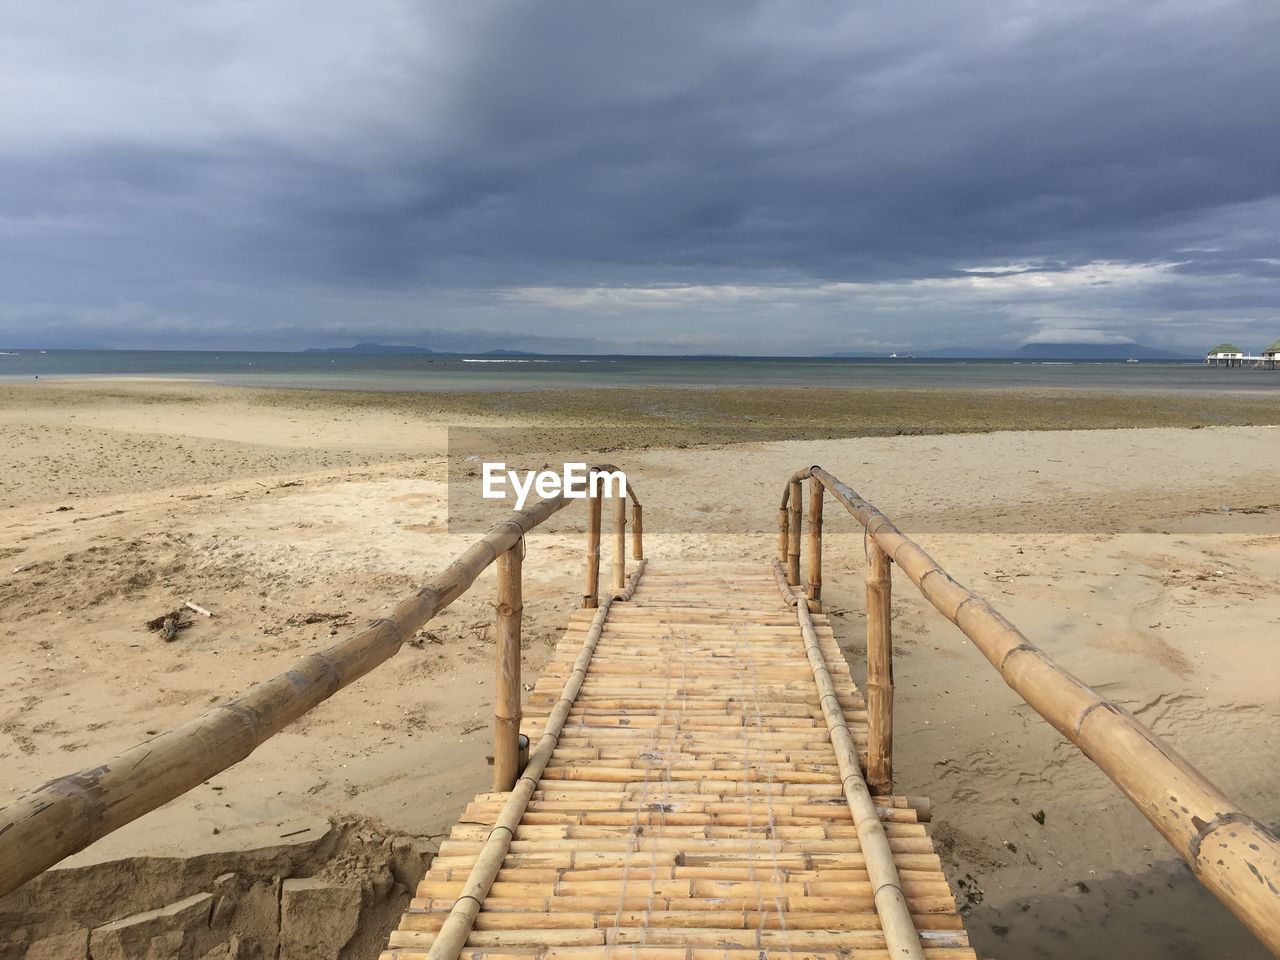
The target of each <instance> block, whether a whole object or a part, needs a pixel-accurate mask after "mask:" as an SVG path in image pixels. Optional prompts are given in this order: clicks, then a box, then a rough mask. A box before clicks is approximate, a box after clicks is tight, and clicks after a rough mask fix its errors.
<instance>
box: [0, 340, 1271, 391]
mask: <svg viewBox="0 0 1280 960" xmlns="http://www.w3.org/2000/svg"><path fill="white" fill-rule="evenodd" d="M95 376H99V377H100V376H109V377H123V376H139V377H183V378H190V379H196V380H205V381H211V382H215V383H223V384H229V385H236V386H270V387H299V388H309V389H330V390H418V391H430V390H545V389H570V388H575V387H623V386H665V387H672V388H681V387H734V386H758V387H907V388H925V387H939V388H947V389H956V388H964V387H972V388H982V389H999V388H1016V389H1100V390H1107V391H1138V392H1145V391H1174V392H1181V391H1186V390H1191V391H1209V392H1215V393H1216V392H1230V393H1236V392H1266V393H1271V392H1277V391H1280V371H1270V370H1253V369H1226V368H1214V367H1206V366H1204V365H1203V364H1200V363H1194V362H1192V363H1166V362H1154V361H1153V362H1146V361H1144V362H1142V363H1125V362H1123V361H1120V362H1116V361H1097V362H1085V361H1081V362H1032V361H1025V360H1024V361H1013V360H845V359H831V358H822V357H815V358H797V357H759V358H756V357H751V358H741V357H732V358H729V357H726V358H719V357H625V356H619V357H600V356H545V357H485V356H464V355H452V354H435V355H429V354H403V355H401V354H361V353H338V354H328V353H275V352H273V353H267V352H247V351H224V352H213V351H181V350H49V351H47V352H44V351H38V350H23V351H17V352H16V353H12V354H0V381H14V380H31V379H33V378H35V377H48V378H54V377H95Z"/></svg>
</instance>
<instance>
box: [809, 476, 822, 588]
mask: <svg viewBox="0 0 1280 960" xmlns="http://www.w3.org/2000/svg"><path fill="white" fill-rule="evenodd" d="M825 494H826V490H825V489H824V488H823V486H822V484H821V483H820V482H819V481H817V480H810V481H809V516H808V518H807V519H808V521H809V590H808V596H809V599H810V600H812V601H814V602H815V603H816V602H818V601H820V600H821V599H822V499H823V496H824V495H825Z"/></svg>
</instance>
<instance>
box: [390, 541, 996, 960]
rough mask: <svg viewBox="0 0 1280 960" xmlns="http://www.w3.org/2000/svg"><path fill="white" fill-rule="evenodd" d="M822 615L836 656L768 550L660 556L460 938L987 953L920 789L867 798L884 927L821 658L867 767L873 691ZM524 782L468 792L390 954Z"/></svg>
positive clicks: (490, 946)
mask: <svg viewBox="0 0 1280 960" xmlns="http://www.w3.org/2000/svg"><path fill="white" fill-rule="evenodd" d="M602 612H604V611H597V610H594V609H584V610H581V611H578V612H576V613H574V614H573V615H572V616H571V618H570V623H569V629H568V630H567V631H566V633H565V636H564V638H563V639H562V640H561V642H560V644H559V645H558V647H557V650H556V654H555V656H554V658H553V659H552V661H551V663H549V664H548V666H547V668H546V669H545V670H544V672H543V674H542V676H541V678H540V679H539V681H538V683H537V685H536V686H535V688H534V689H533V691H532V692H531V694H530V695H529V698H528V702H527V704H526V705H525V707H524V717H523V721H522V727H521V729H522V732H524V733H526V734H528V735H529V736H530V738H531V739H536V738H537V737H538V735H539V734H540V733H541V731H542V729H543V726H544V724H545V722H546V720H547V717H548V715H549V714H550V713H551V711H552V710H553V709H554V708H555V707H556V704H557V703H558V702H560V700H561V692H562V690H563V689H564V687H565V683H566V680H568V679H569V678H570V675H571V673H572V671H573V669H574V662H575V659H576V658H578V657H579V655H580V652H581V651H582V649H583V640H584V637H586V636H587V634H588V631H589V629H590V628H591V626H592V623H593V621H595V620H596V615H597V614H598V613H602ZM809 618H810V622H811V624H812V628H813V629H812V633H811V635H810V643H812V637H816V639H817V647H818V650H819V651H820V654H821V657H822V659H823V660H824V661H825V666H826V667H827V668H828V669H827V670H825V671H823V670H822V668H821V666H820V665H815V663H813V662H811V660H810V656H809V653H808V652H807V650H806V641H805V638H804V635H803V634H802V629H801V624H800V623H798V622H797V615H796V611H795V609H794V608H793V607H790V606H788V604H787V603H786V601H785V600H784V599H783V597H782V595H781V594H780V593H779V590H778V586H777V584H776V583H775V579H774V575H773V573H772V572H771V571H770V569H769V568H768V567H767V566H765V565H763V564H761V565H759V566H745V565H730V564H724V565H699V566H698V567H697V568H690V569H687V570H679V569H672V568H667V567H664V566H657V567H655V566H652V565H651V566H650V567H649V568H648V569H647V570H646V571H645V573H644V575H643V577H641V579H640V582H639V585H638V587H637V589H636V591H635V594H634V596H633V597H632V599H631V600H630V601H625V602H624V601H619V602H616V603H613V604H612V605H611V606H610V607H609V608H608V610H607V614H606V616H605V619H604V625H603V629H602V630H601V632H600V636H599V639H598V641H597V642H596V644H595V648H594V652H593V653H592V655H591V659H590V662H589V665H588V667H587V671H586V676H585V679H584V680H583V682H582V685H581V688H580V690H579V691H578V695H577V697H576V698H575V699H574V701H573V703H572V706H571V708H570V709H569V712H568V716H567V719H566V720H565V723H564V727H563V730H562V731H561V733H560V735H559V737H558V739H557V740H556V743H555V750H554V752H553V753H552V754H551V757H550V760H549V761H548V762H547V764H546V767H545V769H543V770H542V772H541V776H540V777H539V778H538V781H537V785H536V787H535V788H534V789H533V792H532V794H531V796H530V799H529V802H528V805H527V807H526V809H525V811H524V813H523V815H522V816H521V817H520V819H519V821H518V823H515V828H514V831H513V833H512V835H511V839H510V843H509V845H508V848H507V851H506V854H505V856H504V858H503V860H502V863H501V866H500V868H499V870H498V872H497V875H496V876H495V877H494V880H493V883H492V884H491V885H490V886H489V888H488V890H487V893H486V894H485V895H484V897H483V900H482V902H481V904H480V910H479V913H478V914H476V916H475V921H474V924H473V926H472V927H471V930H470V933H469V935H468V937H467V940H466V943H465V946H464V947H463V948H462V950H461V952H460V953H457V954H456V956H459V957H464V958H481V957H483V958H485V960H503V958H512V960H514V958H517V957H518V958H530V957H538V958H541V960H556V958H564V960H569V958H587V957H610V958H617V960H675V958H683V960H712V958H714V960H760V958H761V957H766V956H772V957H791V956H796V957H804V958H807V960H825V958H832V960H834V958H842V960H849V958H856V960H871V958H891V957H892V958H897V957H906V956H921V955H923V956H924V957H927V958H929V960H973V958H974V956H975V955H974V953H973V951H972V950H971V949H970V947H969V942H968V938H967V936H966V934H965V931H964V927H963V924H962V922H961V919H960V916H959V913H958V912H957V909H956V903H955V900H954V898H953V897H952V895H951V891H950V889H949V888H948V886H947V881H946V878H945V877H944V876H943V872H942V864H941V862H940V861H939V859H938V856H937V854H936V853H935V851H934V849H933V844H932V841H931V840H930V838H929V835H928V832H927V828H926V826H925V823H924V822H923V821H925V820H927V819H928V815H929V805H928V801H926V800H923V799H921V798H914V797H902V796H877V797H874V798H873V799H872V802H873V803H874V805H875V812H876V814H877V817H878V820H879V822H880V824H881V826H882V828H883V832H884V835H885V836H886V837H887V841H888V850H889V851H891V854H892V859H893V866H894V867H896V878H897V884H896V886H897V887H898V888H899V889H900V890H901V896H902V898H904V899H905V903H906V909H907V911H908V912H909V915H910V922H911V925H912V926H914V928H915V931H916V933H917V934H918V938H919V946H918V947H914V948H913V950H910V949H904V948H901V947H899V948H897V949H894V948H893V945H892V944H891V943H888V942H886V937H885V933H884V928H885V924H883V923H882V919H881V917H880V916H879V914H878V913H877V907H876V894H877V890H875V889H873V886H872V877H873V876H874V875H876V874H877V873H879V874H880V875H883V869H882V868H878V867H877V866H876V864H875V863H874V862H872V861H873V854H874V853H875V851H874V850H873V849H872V846H871V845H868V847H867V853H866V855H865V856H864V853H863V845H862V842H861V841H860V840H859V832H858V830H857V829H855V825H854V820H853V816H852V814H851V812H850V807H849V805H848V803H847V802H846V795H845V786H844V785H843V784H842V780H841V769H840V763H839V760H838V756H837V748H836V747H835V746H834V745H833V740H832V734H831V732H830V730H829V718H828V717H827V716H824V712H823V704H822V702H821V700H822V696H821V694H820V693H819V686H818V684H817V682H815V669H817V670H818V672H819V673H823V674H829V676H830V679H831V686H832V688H833V690H834V697H832V696H831V695H830V694H828V695H827V697H826V701H827V708H828V710H832V709H838V711H839V712H841V713H842V714H843V718H844V725H846V726H847V727H848V731H849V734H850V740H851V741H852V743H853V749H854V750H856V751H857V753H858V755H859V756H858V759H859V762H860V764H861V765H862V767H863V769H864V770H865V764H866V759H867V758H866V749H867V728H866V724H867V707H866V703H865V702H864V700H863V697H862V694H861V693H860V692H859V691H858V689H857V688H856V687H855V686H854V684H853V681H852V679H851V678H850V676H849V672H848V670H847V669H846V668H845V666H844V662H843V657H842V655H841V653H840V650H839V648H838V646H837V644H836V640H835V637H834V634H833V633H832V630H831V628H830V624H829V623H828V621H827V618H826V616H825V615H823V614H821V613H811V614H809ZM814 656H815V657H816V656H817V654H814ZM836 702H838V708H837V707H834V706H833V704H834V703H836ZM561 709H562V710H563V707H561ZM837 730H839V727H838V726H837ZM841 736H843V734H841ZM847 743H848V741H846V747H845V749H846V750H848V746H847ZM845 756H846V757H848V756H851V754H848V753H846V754H845ZM850 762H852V761H850ZM510 797H511V794H510V793H486V794H481V795H480V796H478V797H476V798H475V800H474V801H473V802H472V803H471V804H470V805H469V806H468V807H467V809H466V811H465V812H464V813H463V815H462V817H461V818H460V819H459V821H458V823H457V824H456V826H455V827H454V828H453V831H452V832H451V834H450V836H449V838H448V839H447V840H445V841H444V842H443V843H442V844H441V847H440V851H439V854H438V856H437V857H436V858H435V860H434V861H433V863H432V866H431V869H430V871H429V872H428V873H427V875H426V877H425V878H424V879H423V880H422V882H421V884H419V886H418V889H417V892H416V896H415V897H414V899H413V900H412V902H411V903H410V906H409V909H408V910H407V911H406V912H405V914H404V916H403V917H402V919H401V922H400V926H399V928H398V929H397V930H395V931H394V932H393V933H392V934H391V937H390V940H389V943H388V947H387V950H386V951H385V952H384V953H383V960H426V958H427V957H428V956H429V955H430V954H431V948H432V945H433V944H434V943H435V939H436V936H437V933H438V931H439V930H440V929H441V927H442V925H443V924H444V922H445V918H446V917H448V916H449V914H450V911H451V910H452V909H453V907H454V904H455V902H456V901H457V900H458V898H459V896H461V895H463V893H464V888H465V887H466V885H467V883H468V878H469V877H470V876H471V873H472V869H473V867H474V866H475V865H476V863H477V860H478V859H479V858H480V857H481V854H482V849H483V848H484V847H485V841H486V839H487V838H488V837H489V835H490V833H491V832H492V831H493V829H494V825H495V823H496V822H497V821H498V818H499V816H500V814H501V813H502V811H503V808H504V805H505V804H506V803H507V801H508V800H509V798H510ZM513 822H514V821H513ZM879 843H880V845H881V848H882V849H883V841H879ZM886 856H887V855H886ZM869 863H870V864H871V866H872V870H871V872H869V870H868V866H869ZM880 892H881V893H883V891H880ZM894 896H895V897H896V896H897V893H896V891H894ZM913 943H914V941H913ZM913 951H914V952H913Z"/></svg>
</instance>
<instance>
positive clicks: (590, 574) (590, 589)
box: [582, 494, 604, 609]
mask: <svg viewBox="0 0 1280 960" xmlns="http://www.w3.org/2000/svg"><path fill="white" fill-rule="evenodd" d="M603 507H604V504H603V502H602V501H601V498H600V496H599V495H598V494H593V495H592V496H590V497H588V498H587V582H586V586H585V588H584V589H583V591H582V605H583V607H585V608H587V609H591V608H592V607H595V606H598V605H599V603H600V519H601V513H602V510H603Z"/></svg>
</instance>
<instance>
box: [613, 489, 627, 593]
mask: <svg viewBox="0 0 1280 960" xmlns="http://www.w3.org/2000/svg"><path fill="white" fill-rule="evenodd" d="M626 586H627V498H626V495H625V494H623V495H621V496H617V497H614V498H613V589H614V590H625V589H626Z"/></svg>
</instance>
